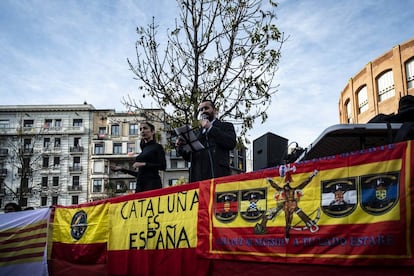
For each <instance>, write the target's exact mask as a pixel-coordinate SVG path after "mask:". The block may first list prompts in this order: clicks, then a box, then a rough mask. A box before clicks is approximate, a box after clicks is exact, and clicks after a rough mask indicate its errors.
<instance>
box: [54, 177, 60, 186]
mask: <svg viewBox="0 0 414 276" xmlns="http://www.w3.org/2000/svg"><path fill="white" fill-rule="evenodd" d="M53 186H55V187H56V186H59V176H54V177H53Z"/></svg>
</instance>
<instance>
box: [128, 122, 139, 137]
mask: <svg viewBox="0 0 414 276" xmlns="http://www.w3.org/2000/svg"><path fill="white" fill-rule="evenodd" d="M138 133H139V126H138V125H137V124H130V125H129V135H138Z"/></svg>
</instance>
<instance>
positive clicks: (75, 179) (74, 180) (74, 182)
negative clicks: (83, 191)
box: [72, 175, 79, 186]
mask: <svg viewBox="0 0 414 276" xmlns="http://www.w3.org/2000/svg"><path fill="white" fill-rule="evenodd" d="M72 186H79V176H78V175H75V176H73V177H72Z"/></svg>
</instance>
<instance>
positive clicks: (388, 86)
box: [377, 70, 395, 102]
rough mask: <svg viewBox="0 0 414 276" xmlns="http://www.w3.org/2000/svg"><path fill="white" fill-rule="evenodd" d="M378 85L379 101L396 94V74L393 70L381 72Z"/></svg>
mask: <svg viewBox="0 0 414 276" xmlns="http://www.w3.org/2000/svg"><path fill="white" fill-rule="evenodd" d="M377 87H378V101H379V102H382V101H385V100H386V99H389V98H391V97H394V96H395V89H394V76H393V74H392V71H391V70H389V71H387V72H385V73H383V74H381V75H380V76H379V77H378V79H377Z"/></svg>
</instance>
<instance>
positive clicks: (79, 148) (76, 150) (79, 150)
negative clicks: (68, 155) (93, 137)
mask: <svg viewBox="0 0 414 276" xmlns="http://www.w3.org/2000/svg"><path fill="white" fill-rule="evenodd" d="M70 152H83V147H81V146H77V147H70Z"/></svg>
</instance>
